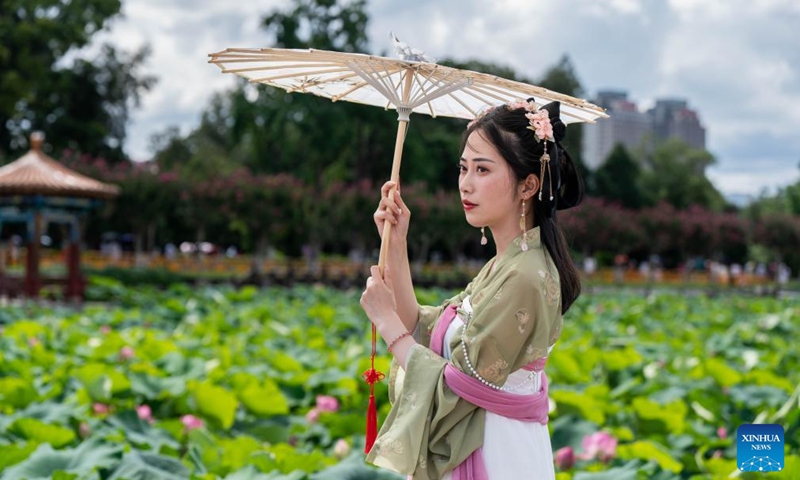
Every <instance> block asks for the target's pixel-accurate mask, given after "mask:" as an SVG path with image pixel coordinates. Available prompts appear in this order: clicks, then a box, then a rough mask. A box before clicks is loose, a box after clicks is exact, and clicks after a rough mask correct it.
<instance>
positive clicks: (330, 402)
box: [317, 395, 339, 412]
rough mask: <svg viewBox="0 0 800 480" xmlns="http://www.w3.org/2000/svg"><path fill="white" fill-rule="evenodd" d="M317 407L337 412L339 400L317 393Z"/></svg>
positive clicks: (321, 409)
mask: <svg viewBox="0 0 800 480" xmlns="http://www.w3.org/2000/svg"><path fill="white" fill-rule="evenodd" d="M317 408H318V409H319V410H320V411H322V412H338V411H339V401H338V400H336V399H335V398H334V397H330V396H328V395H317Z"/></svg>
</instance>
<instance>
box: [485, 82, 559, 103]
mask: <svg viewBox="0 0 800 480" xmlns="http://www.w3.org/2000/svg"><path fill="white" fill-rule="evenodd" d="M481 87H483V88H485V89H486V90H489V91H492V92H496V93H498V94H501V95H508V96H512V95H514V93H511V92H524V93H525V94H530V95H535V96H539V97H544V98H547V99H550V100H552V99H553V96H552V95H551V93H552V92H550V90H547V89H544V88H535V87H532V86H531V85H521V87H523V88H510V87H509V88H498V87H496V86H494V85H490V84H488V83H481Z"/></svg>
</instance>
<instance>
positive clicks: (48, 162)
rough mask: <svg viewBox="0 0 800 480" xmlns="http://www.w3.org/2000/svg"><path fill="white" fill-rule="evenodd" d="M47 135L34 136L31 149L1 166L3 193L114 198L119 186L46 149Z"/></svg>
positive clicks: (0, 192) (0, 187) (0, 177)
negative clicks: (56, 157) (73, 166)
mask: <svg viewBox="0 0 800 480" xmlns="http://www.w3.org/2000/svg"><path fill="white" fill-rule="evenodd" d="M42 141H43V137H34V136H31V150H30V151H29V152H28V153H26V154H25V155H23V156H22V157H20V158H19V159H18V160H15V161H13V162H11V163H9V164H8V165H4V166H2V167H0V196H10V195H44V196H59V197H84V198H104V199H108V198H113V197H116V196H117V195H119V187H117V186H116V185H109V184H107V183H103V182H100V181H97V180H95V179H93V178H89V177H87V176H85V175H81V174H80V173H78V172H75V171H73V170H70V169H69V168H67V167H65V166H64V165H61V164H60V163H58V162H57V161H55V160H53V159H52V158H50V157H49V156H47V154H45V153H44V152H42V150H41V145H42Z"/></svg>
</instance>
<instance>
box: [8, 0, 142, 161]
mask: <svg viewBox="0 0 800 480" xmlns="http://www.w3.org/2000/svg"><path fill="white" fill-rule="evenodd" d="M120 5H121V4H120V1H119V0H80V1H77V0H67V1H57V0H4V1H2V2H0V38H2V39H3V41H2V42H0V157H2V156H10V155H12V154H17V153H20V152H21V151H24V149H26V148H27V138H28V136H29V133H30V131H32V130H34V129H41V130H44V131H45V132H46V133H47V141H48V144H49V145H50V146H52V147H54V149H55V150H56V151H58V150H59V149H61V148H66V147H73V148H74V147H75V146H76V145H77V146H80V148H81V149H83V150H84V151H89V150H91V153H92V154H99V155H104V156H107V157H109V158H121V157H122V146H123V145H122V144H123V142H124V140H125V123H126V122H127V119H128V112H129V107H130V106H131V105H133V104H135V103H136V102H137V101H138V95H139V94H141V93H142V92H143V91H145V90H146V89H147V88H149V87H150V86H151V85H152V82H153V80H152V79H151V78H147V77H143V76H141V75H140V74H139V72H138V69H139V67H140V66H141V64H142V62H143V60H144V58H145V57H146V55H147V51H146V50H142V51H139V52H136V53H135V54H133V55H123V54H121V53H120V52H118V51H117V50H116V49H114V48H112V47H108V46H106V47H104V48H103V49H102V51H101V53H100V56H99V58H98V60H96V61H94V62H89V61H86V60H82V59H77V60H75V61H74V63H73V64H70V65H67V64H65V63H64V58H65V56H66V55H67V54H68V53H71V52H74V51H75V50H77V49H80V48H82V47H84V46H86V45H88V44H89V42H90V41H91V39H92V37H93V35H94V34H95V33H97V32H98V31H100V30H102V29H103V28H104V27H105V26H106V25H107V23H108V21H109V20H110V19H111V18H113V17H114V16H116V15H117V14H118V13H119V11H120Z"/></svg>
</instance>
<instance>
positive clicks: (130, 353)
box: [119, 345, 136, 362]
mask: <svg viewBox="0 0 800 480" xmlns="http://www.w3.org/2000/svg"><path fill="white" fill-rule="evenodd" d="M134 355H136V352H135V351H134V350H133V347H130V346H128V345H126V346H124V347H122V348H121V349H120V350H119V359H120V360H121V361H123V362H127V361H128V360H130V359H131V358H133V357H134Z"/></svg>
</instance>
